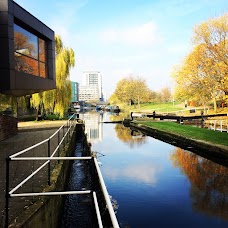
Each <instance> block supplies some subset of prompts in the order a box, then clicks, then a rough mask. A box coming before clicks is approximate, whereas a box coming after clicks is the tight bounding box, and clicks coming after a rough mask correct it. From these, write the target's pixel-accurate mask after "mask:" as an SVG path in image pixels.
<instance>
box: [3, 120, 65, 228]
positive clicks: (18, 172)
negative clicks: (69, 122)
mask: <svg viewBox="0 0 228 228" xmlns="http://www.w3.org/2000/svg"><path fill="white" fill-rule="evenodd" d="M64 123H66V121H42V122H19V123H18V130H19V131H18V134H17V135H15V136H13V137H10V138H8V139H6V140H4V141H2V142H0V227H3V226H4V225H3V224H4V219H5V218H4V207H5V180H6V162H5V159H6V158H7V157H8V156H10V155H12V154H15V153H16V152H18V151H21V150H23V149H26V148H28V147H30V146H32V145H34V144H36V143H38V142H40V141H43V140H44V139H46V138H48V137H50V136H51V135H52V134H53V133H54V132H55V131H56V130H57V129H58V128H59V127H60V126H61V125H62V124H64ZM57 142H58V138H57V135H56V137H54V138H53V140H52V141H51V149H52V148H55V147H56V145H57ZM31 155H32V156H47V144H46V145H42V146H40V147H39V148H36V149H33V150H32V151H31V152H29V153H28V154H27V153H26V156H31ZM42 163H44V162H43V161H42V162H40V161H36V162H34V161H13V162H11V165H10V188H13V187H15V186H16V184H17V183H20V182H21V181H22V180H23V178H25V177H26V176H28V175H29V174H31V173H32V172H33V171H34V170H35V169H36V168H37V167H39V166H40V164H42ZM52 165H53V164H52ZM46 184H47V168H44V169H42V171H40V172H39V173H38V175H36V176H35V177H33V179H32V180H31V181H30V182H29V183H28V184H25V185H24V186H23V187H21V188H20V189H19V190H18V191H17V193H18V192H31V191H34V192H37V191H41V188H42V187H43V186H44V185H46ZM34 201H35V199H34V198H32V197H30V198H28V197H25V198H23V199H22V198H21V199H19V198H13V199H10V210H9V216H10V219H12V218H14V217H15V216H17V215H18V214H20V213H21V212H22V211H23V210H25V209H26V208H27V207H28V206H29V205H31V204H33V203H34Z"/></svg>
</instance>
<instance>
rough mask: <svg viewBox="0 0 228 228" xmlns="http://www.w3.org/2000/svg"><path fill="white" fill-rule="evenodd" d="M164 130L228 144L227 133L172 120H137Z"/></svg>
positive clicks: (214, 142) (215, 142)
mask: <svg viewBox="0 0 228 228" xmlns="http://www.w3.org/2000/svg"><path fill="white" fill-rule="evenodd" d="M138 123H141V124H143V125H146V126H150V127H153V128H156V129H159V130H163V131H166V132H171V133H176V134H178V135H181V136H185V137H187V138H191V139H197V140H203V141H207V142H211V143H213V144H220V145H225V146H228V133H224V132H219V131H212V130H208V129H205V128H198V127H193V126H189V125H180V124H177V123H173V122H138Z"/></svg>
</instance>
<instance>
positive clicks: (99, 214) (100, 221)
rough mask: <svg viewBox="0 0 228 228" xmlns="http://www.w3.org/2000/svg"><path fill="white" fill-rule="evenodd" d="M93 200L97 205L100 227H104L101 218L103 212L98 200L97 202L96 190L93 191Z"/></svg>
mask: <svg viewBox="0 0 228 228" xmlns="http://www.w3.org/2000/svg"><path fill="white" fill-rule="evenodd" d="M93 201H94V205H95V210H96V214H97V221H98V225H99V228H103V224H102V220H101V213H100V209H99V206H98V202H97V194H96V192H93Z"/></svg>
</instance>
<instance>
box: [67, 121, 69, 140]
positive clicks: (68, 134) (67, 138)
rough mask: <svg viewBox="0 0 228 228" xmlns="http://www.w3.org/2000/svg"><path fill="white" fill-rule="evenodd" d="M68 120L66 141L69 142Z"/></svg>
mask: <svg viewBox="0 0 228 228" xmlns="http://www.w3.org/2000/svg"><path fill="white" fill-rule="evenodd" d="M68 122H69V120H67V132H68V133H67V143H68V142H69V123H68Z"/></svg>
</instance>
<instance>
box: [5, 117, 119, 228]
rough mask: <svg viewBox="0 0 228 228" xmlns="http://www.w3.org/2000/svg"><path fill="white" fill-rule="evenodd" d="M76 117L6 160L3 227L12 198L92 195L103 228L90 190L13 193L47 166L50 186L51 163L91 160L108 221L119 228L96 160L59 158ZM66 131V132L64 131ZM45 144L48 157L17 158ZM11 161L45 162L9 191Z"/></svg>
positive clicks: (95, 204) (96, 206)
mask: <svg viewBox="0 0 228 228" xmlns="http://www.w3.org/2000/svg"><path fill="white" fill-rule="evenodd" d="M76 117H77V116H76V115H73V116H72V117H71V118H70V119H69V120H68V121H67V123H66V129H64V128H65V125H62V126H61V127H60V128H59V129H58V130H57V131H56V132H55V133H54V134H53V135H52V136H50V137H49V138H48V139H45V140H43V141H42V142H39V143H37V144H35V145H33V146H31V147H29V148H27V149H25V150H22V151H19V152H18V153H16V154H13V155H11V156H9V157H8V158H6V205H5V226H6V227H8V223H9V199H10V198H13V197H34V196H55V195H70V194H91V193H92V195H93V200H94V206H95V211H96V215H97V221H98V225H99V228H102V227H103V224H102V220H101V214H100V210H99V205H98V201H97V196H96V192H95V191H92V190H83V191H61V192H22V193H15V192H16V191H17V190H18V189H19V188H20V187H22V186H23V185H24V184H25V183H26V182H28V181H29V180H31V178H32V177H33V176H35V175H36V174H37V173H38V172H39V171H40V170H41V169H43V168H44V167H45V166H48V185H51V165H50V164H51V161H61V160H62V161H63V160H92V161H93V162H94V165H95V167H96V171H97V174H98V178H99V182H100V185H101V190H102V193H103V195H104V198H105V201H106V205H107V209H108V211H109V214H110V219H111V222H112V224H113V227H114V228H119V224H118V222H117V219H116V216H115V212H114V210H113V207H112V203H111V200H110V197H109V195H108V191H107V188H106V186H105V183H104V180H103V177H102V174H101V171H100V168H99V165H98V162H97V159H96V158H94V157H60V153H59V149H60V146H61V145H62V144H64V147H65V140H67V142H69V139H70V137H71V136H72V133H73V131H74V128H75V120H77V119H76ZM61 130H63V135H62V139H61V140H60V136H59V132H60V131H61ZM65 130H66V131H65ZM56 134H58V144H57V146H56V148H55V149H54V150H53V152H52V153H51V149H50V141H51V139H52V138H53V137H54V136H55V135H56ZM45 143H48V156H47V157H19V156H21V155H24V154H25V153H26V152H29V151H31V150H32V149H34V148H36V147H39V146H41V145H43V144H45ZM57 152H58V156H57V157H54V155H56V153H57ZM13 161H45V162H44V163H43V164H42V165H40V166H39V167H38V168H37V169H36V170H35V171H33V172H32V173H31V174H30V175H28V176H27V177H26V178H25V179H24V180H22V181H21V182H20V183H18V184H17V185H16V186H15V187H14V188H12V189H11V190H10V180H9V177H10V162H13Z"/></svg>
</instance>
